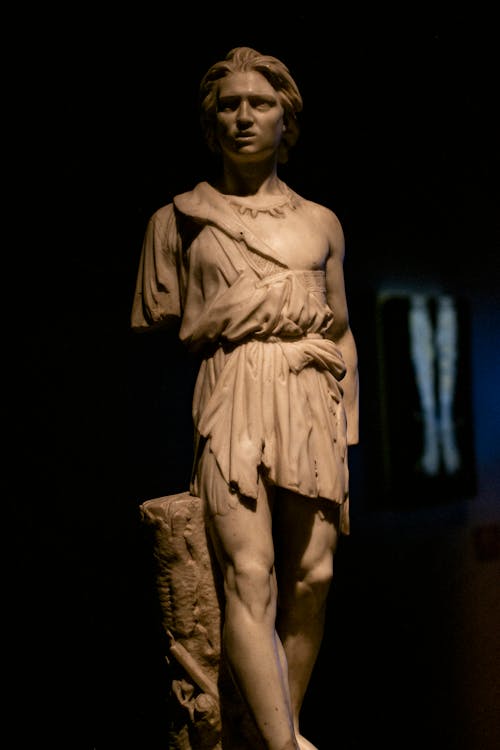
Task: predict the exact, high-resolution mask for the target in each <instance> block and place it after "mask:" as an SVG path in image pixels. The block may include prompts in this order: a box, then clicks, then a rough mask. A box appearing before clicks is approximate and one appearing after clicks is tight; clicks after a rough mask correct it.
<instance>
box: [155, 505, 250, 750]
mask: <svg viewBox="0 0 500 750" xmlns="http://www.w3.org/2000/svg"><path fill="white" fill-rule="evenodd" d="M140 510H141V515H142V521H143V524H144V526H145V528H146V529H148V530H149V531H150V532H151V536H152V548H153V552H154V562H155V576H156V589H157V592H158V601H159V604H160V612H161V618H162V625H163V628H164V630H165V632H166V633H167V635H168V639H169V644H170V650H169V656H168V661H169V664H170V669H169V674H170V677H171V683H170V689H169V714H168V715H169V730H168V731H169V745H168V747H169V750H220V748H221V747H230V748H232V749H233V750H256V748H259V747H260V740H259V739H258V737H257V736H256V733H255V729H254V727H253V724H252V722H251V719H250V717H249V715H248V712H247V710H246V708H245V706H244V705H243V702H242V701H241V698H240V696H239V694H238V692H237V691H235V689H234V685H233V683H232V680H231V678H230V676H229V674H228V672H227V668H226V665H225V663H224V660H222V659H221V610H220V606H219V592H218V585H219V582H218V580H217V579H216V577H215V568H214V566H213V564H212V559H211V554H210V550H209V546H208V542H207V536H206V529H205V524H204V521H203V504H202V501H201V500H200V498H197V497H193V496H192V495H190V494H189V493H188V492H183V493H179V494H177V495H168V496H165V497H159V498H155V499H154V500H148V501H146V502H144V503H143V504H142V505H141V506H140ZM179 651H180V652H181V658H179ZM184 651H185V652H187V654H188V656H187V658H188V660H189V663H191V662H193V663H194V664H195V669H190V667H189V665H188V667H187V668H186V666H185V662H184V660H183V659H182V653H183V652H184ZM200 674H201V675H202V678H203V679H201V680H200V679H199V677H198V675H200ZM193 675H194V676H193ZM197 677H198V680H199V681H197ZM199 682H202V683H206V682H210V683H211V684H213V685H215V687H216V690H217V691H218V695H216V696H213V695H211V694H210V693H208V692H207V691H206V689H204V687H203V686H202V685H200V684H199ZM219 696H221V697H222V698H223V700H222V702H221V701H220V700H219ZM221 706H223V711H222V715H221Z"/></svg>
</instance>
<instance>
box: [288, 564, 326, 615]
mask: <svg viewBox="0 0 500 750" xmlns="http://www.w3.org/2000/svg"><path fill="white" fill-rule="evenodd" d="M332 577H333V568H332V564H331V561H330V560H325V561H323V562H322V563H320V564H318V565H315V566H314V567H312V568H310V569H308V570H307V571H302V573H301V575H300V576H299V577H298V578H297V579H295V580H294V581H290V582H289V583H288V584H287V585H284V586H283V587H282V589H280V607H281V608H282V609H290V610H293V611H294V612H295V613H296V615H297V616H298V617H300V616H301V613H302V612H303V613H304V614H305V615H306V616H311V615H315V614H316V613H317V612H319V611H321V610H322V609H323V607H324V605H325V602H326V597H327V594H328V591H329V588H330V584H331V581H332Z"/></svg>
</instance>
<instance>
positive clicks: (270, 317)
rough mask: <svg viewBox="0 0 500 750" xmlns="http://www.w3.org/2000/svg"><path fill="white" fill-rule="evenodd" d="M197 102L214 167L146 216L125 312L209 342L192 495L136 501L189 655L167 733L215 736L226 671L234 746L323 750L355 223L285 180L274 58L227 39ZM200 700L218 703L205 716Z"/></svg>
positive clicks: (283, 83)
mask: <svg viewBox="0 0 500 750" xmlns="http://www.w3.org/2000/svg"><path fill="white" fill-rule="evenodd" d="M200 101H201V112H202V124H203V127H204V132H205V135H206V138H207V142H208V144H209V146H210V147H211V148H213V149H214V150H215V151H216V152H217V153H218V154H219V156H220V159H221V167H222V169H221V174H220V176H219V178H218V179H217V180H216V181H214V183H210V184H209V183H208V182H200V183H199V184H198V185H196V186H195V187H194V189H193V190H191V191H188V192H186V193H183V194H182V195H177V196H175V197H174V199H173V201H172V202H171V203H170V204H168V205H167V206H163V207H161V208H160V209H158V211H156V212H155V214H154V215H153V216H152V217H151V220H150V222H149V224H148V227H147V230H146V234H145V238H144V244H143V248H142V253H141V260H140V266H139V272H138V277H137V287H136V293H135V297H134V304H133V310H132V321H131V322H132V328H133V329H134V330H135V331H138V332H140V331H147V330H154V329H155V328H159V327H162V326H169V325H171V324H172V322H173V321H176V320H177V321H179V324H180V328H179V336H180V339H181V340H182V341H183V342H184V343H185V345H186V346H187V347H188V348H189V349H190V350H192V351H195V352H198V353H200V355H201V367H200V370H199V373H198V377H197V381H196V385H195V389H194V395H193V422H194V427H195V451H194V465H193V472H192V481H191V485H190V488H189V490H190V494H191V495H192V496H194V497H196V498H200V499H201V503H200V504H199V505H198V504H197V502H198V501H195V500H194V499H193V498H190V497H189V496H187V495H184V496H182V497H179V496H176V497H174V499H173V500H172V499H171V500H167V499H166V498H163V499H160V500H155V501H150V503H152V504H150V505H146V504H145V505H144V506H143V509H146V508H147V516H145V517H147V518H148V519H150V518H151V516H150V513H151V512H152V511H153V510H154V509H155V511H156V514H158V512H159V513H160V516H161V515H162V514H163V512H164V511H165V510H166V508H167V507H168V518H169V520H168V521H167V522H163V521H162V522H161V523H160V522H159V521H158V515H156V516H154V515H153V517H154V518H156V521H155V522H156V524H157V526H156V529H157V532H158V533H157V542H156V554H157V560H158V562H159V578H158V582H159V591H160V595H161V602H162V608H163V611H164V612H165V622H164V625H165V628H166V630H167V631H168V632H169V633H170V634H171V635H172V636H173V638H174V641H175V643H173V644H172V645H173V648H171V653H170V657H171V658H172V657H174V658H175V666H176V667H179V666H180V667H181V668H182V669H181V672H180V674H179V676H178V677H176V678H175V679H174V683H173V692H174V694H175V695H176V696H177V701H178V705H181V704H182V705H183V707H184V709H186V711H187V716H189V720H190V722H189V723H187V719H186V711H185V713H184V718H183V720H182V721H183V722H186V723H185V724H184V725H183V726H182V727H180V728H179V733H178V734H179V738H180V737H181V735H182V739H179V740H177V738H176V739H175V742H177V741H179V742H184V743H185V744H184V745H182V744H181V745H179V747H183V748H184V747H189V746H190V745H189V744H186V743H189V742H190V743H191V746H192V747H193V748H195V747H199V748H203V749H204V748H205V747H210V742H214V741H215V740H216V739H217V733H218V731H219V724H218V721H219V719H218V717H217V710H216V709H217V690H216V688H215V685H217V689H218V691H219V701H218V705H219V709H220V711H221V713H222V722H221V726H222V729H223V731H224V728H225V726H228V727H233V728H234V734H232V735H231V736H229V737H228V738H225V737H224V734H223V733H222V735H221V742H222V747H224V749H225V750H237V749H238V748H239V747H242V748H243V745H240V744H239V743H240V742H244V743H246V746H249V747H251V748H254V750H256V749H258V748H259V747H263V748H267V750H314V748H313V745H312V744H311V743H310V742H308V741H307V740H306V739H305V738H304V737H302V735H301V732H300V728H299V714H300V708H301V705H302V701H303V698H304V695H305V692H306V689H307V685H308V683H309V680H310V677H311V673H312V670H313V667H314V663H315V660H316V657H317V654H318V651H319V648H320V644H321V639H322V635H323V627H324V616H325V607H326V599H327V595H328V590H329V586H330V581H331V578H332V572H333V557H334V554H335V550H336V547H337V542H338V538H339V535H340V534H342V533H349V492H348V464H347V448H348V445H352V444H355V443H356V442H357V441H358V374H357V352H356V345H355V342H354V337H353V335H352V331H351V328H350V325H349V316H348V309H347V300H346V293H345V287H344V275H343V262H344V254H345V245H344V235H343V231H342V227H341V225H340V222H339V220H338V218H337V216H336V215H335V214H334V213H333V211H331V210H330V209H329V208H327V207H324V206H321V205H318V204H316V203H314V202H312V201H309V200H307V199H306V198H303V197H302V196H300V195H298V194H297V193H295V192H294V191H293V190H292V189H291V188H290V187H288V186H287V185H285V183H283V182H282V180H281V179H280V178H279V177H278V174H277V166H278V163H283V162H284V161H286V159H287V157H288V151H289V149H290V148H291V147H292V146H293V145H294V143H295V141H296V138H297V135H298V120H297V116H298V113H299V112H300V110H301V109H302V99H301V95H300V93H299V91H298V89H297V86H296V84H295V82H294V81H293V79H292V78H291V76H290V73H289V71H288V69H287V68H286V66H285V65H284V64H283V63H282V62H280V61H279V60H277V59H276V58H274V57H271V56H267V55H261V54H260V53H259V52H256V51H255V50H252V49H250V48H246V47H245V48H237V49H235V50H232V51H231V52H230V53H229V54H228V56H227V58H226V59H225V60H224V61H221V62H219V63H216V64H215V65H214V66H212V68H211V69H210V70H209V71H208V72H207V74H206V75H205V76H204V78H203V80H202V83H201V86H200ZM170 506H172V507H170ZM202 508H203V513H202ZM191 514H192V515H191ZM207 538H209V539H210V548H208V547H205V546H204V542H205V543H206V541H207ZM212 565H213V567H211V566H212ZM212 574H213V576H214V577H213V578H212V577H211V575H212ZM218 575H220V576H221V580H222V581H223V586H222V585H221V587H218V588H217V587H215V581H216V580H217V576H218ZM222 591H223V592H224V594H223V596H220V597H219V601H220V605H221V609H220V610H218V609H217V604H216V601H217V597H216V596H215V594H216V593H217V592H218V593H219V594H220V593H221V592H222ZM221 643H223V644H224V645H223V648H222V650H223V654H224V658H223V659H222V660H220V659H219V657H220V652H221V645H220V644H221ZM217 663H218V664H219V672H217ZM226 664H227V672H226ZM221 670H222V671H224V674H222V671H221ZM228 672H230V673H231V677H232V679H233V680H234V685H233V683H232V682H230V681H226V674H227V673H228ZM226 686H227V692H226ZM237 695H241V696H242V699H243V700H244V703H245V705H246V706H247V707H248V716H251V718H252V722H253V724H252V723H246V722H245V721H243V716H246V714H241V713H239V714H238V709H237V708H236V704H235V703H234V700H235V696H237ZM195 704H196V707H199V706H200V704H204V705H202V706H201V708H202V711H201V713H203V712H204V711H205V708H207V707H208V710H207V711H206V713H203V716H204V717H205V718H204V722H205V723H204V725H203V728H201V727H198V724H197V722H199V718H198V717H199V713H198V712H197V711H195ZM235 712H236V713H235ZM226 715H227V717H228V719H229V721H227V722H225V721H224V718H225V716H226ZM209 717H211V718H210V719H209ZM251 726H255V728H256V731H257V736H258V738H259V739H257V737H254V736H253V734H252V731H251V729H250V727H251ZM200 743H201V744H200ZM203 743H208V744H203ZM172 746H173V747H176V745H172Z"/></svg>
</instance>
